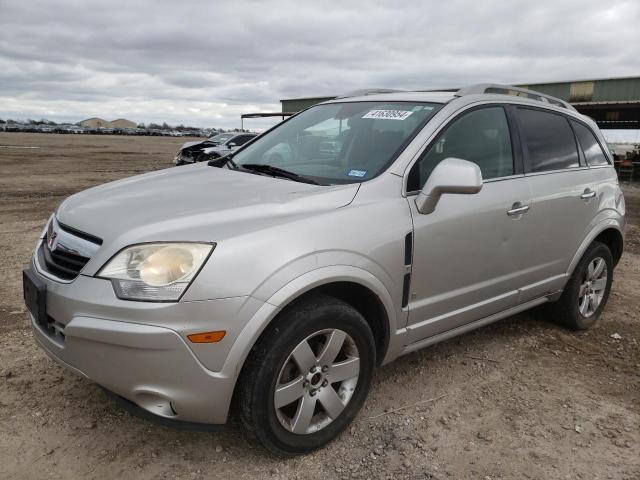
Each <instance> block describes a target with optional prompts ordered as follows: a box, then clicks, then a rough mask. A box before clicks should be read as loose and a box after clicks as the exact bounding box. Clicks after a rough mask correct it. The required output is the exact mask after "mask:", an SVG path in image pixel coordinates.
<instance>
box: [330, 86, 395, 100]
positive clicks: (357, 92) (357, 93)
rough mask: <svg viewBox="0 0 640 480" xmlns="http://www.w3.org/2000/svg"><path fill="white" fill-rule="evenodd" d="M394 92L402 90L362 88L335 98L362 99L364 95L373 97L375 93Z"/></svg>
mask: <svg viewBox="0 0 640 480" xmlns="http://www.w3.org/2000/svg"><path fill="white" fill-rule="evenodd" d="M396 92H402V90H394V89H392V88H364V89H361V90H353V91H351V92H347V93H345V94H343V95H338V96H337V97H335V98H349V97H362V96H366V95H375V94H377V93H396Z"/></svg>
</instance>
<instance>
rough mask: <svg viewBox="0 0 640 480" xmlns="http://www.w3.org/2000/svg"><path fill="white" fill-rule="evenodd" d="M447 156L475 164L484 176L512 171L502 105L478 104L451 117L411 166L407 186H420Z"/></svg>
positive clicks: (497, 175)
mask: <svg viewBox="0 0 640 480" xmlns="http://www.w3.org/2000/svg"><path fill="white" fill-rule="evenodd" d="M448 157H456V158H461V159H463V160H468V161H470V162H473V163H475V164H477V165H478V166H479V167H480V171H481V172H482V178H483V179H484V180H487V179H490V178H498V177H506V176H509V175H513V151H512V149H511V135H510V133H509V124H508V122H507V116H506V114H505V111H504V108H502V107H486V108H480V109H477V110H472V111H471V112H469V113H464V114H462V115H461V116H460V117H458V118H456V119H455V120H453V122H451V123H450V124H449V125H448V126H447V127H446V128H445V130H444V131H443V132H442V133H441V134H440V135H439V136H438V138H437V140H436V141H435V142H434V143H433V144H432V145H431V146H430V147H429V148H428V150H426V151H425V153H424V154H423V155H422V157H421V158H420V160H418V161H417V162H416V164H415V165H414V166H413V168H412V169H411V172H410V173H409V179H408V183H407V190H408V191H416V190H420V189H421V188H422V187H423V186H424V184H425V182H426V181H427V178H429V175H431V172H432V171H433V169H434V168H435V166H436V165H437V164H438V163H440V162H441V161H442V160H444V159H445V158H448Z"/></svg>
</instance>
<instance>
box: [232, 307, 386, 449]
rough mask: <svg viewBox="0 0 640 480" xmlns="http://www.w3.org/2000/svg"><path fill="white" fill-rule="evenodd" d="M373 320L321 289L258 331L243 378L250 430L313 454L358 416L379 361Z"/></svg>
mask: <svg viewBox="0 0 640 480" xmlns="http://www.w3.org/2000/svg"><path fill="white" fill-rule="evenodd" d="M375 357H376V353H375V342H374V339H373V334H372V333H371V329H370V328H369V325H368V324H367V322H366V321H365V319H364V318H363V317H362V315H361V314H360V313H359V312H358V311H357V310H355V309H354V308H353V307H351V306H350V305H348V304H347V303H344V302H342V301H340V300H338V299H336V298H334V297H329V296H325V295H316V296H313V297H311V298H308V299H304V300H302V301H300V302H298V303H295V304H293V305H291V306H289V307H287V308H286V309H285V310H284V311H283V312H282V314H281V315H280V316H279V318H278V319H276V321H275V323H274V324H273V325H272V326H270V327H269V329H268V330H267V331H266V332H265V333H264V334H263V335H262V336H261V337H260V339H259V340H258V342H257V343H256V345H255V346H254V348H253V349H252V351H251V353H250V355H249V358H248V359H247V362H246V364H245V366H244V368H243V372H242V375H241V378H240V380H239V384H238V407H239V416H240V419H241V420H242V423H243V424H244V427H245V429H246V430H247V431H248V433H250V434H251V435H253V436H255V437H256V438H257V439H258V441H259V442H260V443H262V445H264V447H266V448H267V449H268V450H269V451H271V452H273V453H275V454H276V455H279V456H292V455H298V454H304V453H308V452H311V451H313V450H315V449H317V448H320V447H322V446H324V445H326V444H327V443H329V442H330V441H332V440H333V439H335V438H336V437H337V436H338V435H339V434H340V433H341V432H342V431H343V430H344V429H345V428H346V427H347V426H348V425H349V424H350V423H351V421H352V420H353V419H354V418H355V416H356V415H357V413H358V411H359V410H360V408H361V407H362V405H363V403H364V401H365V399H366V397H367V394H368V392H369V386H370V384H371V378H372V374H373V370H374V368H375V364H376V358H375Z"/></svg>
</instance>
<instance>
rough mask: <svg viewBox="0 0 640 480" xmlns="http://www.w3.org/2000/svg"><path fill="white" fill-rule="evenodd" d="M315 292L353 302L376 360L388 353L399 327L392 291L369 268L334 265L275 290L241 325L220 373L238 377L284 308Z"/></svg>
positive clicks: (309, 273) (311, 272)
mask: <svg viewBox="0 0 640 480" xmlns="http://www.w3.org/2000/svg"><path fill="white" fill-rule="evenodd" d="M314 293H324V294H328V295H333V296H335V297H336V298H339V299H341V300H342V301H344V302H346V303H349V304H350V305H352V306H353V307H354V308H355V309H356V310H358V311H359V312H360V313H361V314H362V315H363V316H364V317H365V319H366V320H367V323H369V324H370V325H371V328H372V331H373V333H374V336H375V338H376V350H377V351H376V353H377V361H378V362H380V361H382V360H384V359H385V357H386V356H387V354H390V350H391V349H392V347H391V344H392V343H393V339H394V334H395V333H396V331H397V329H398V324H397V314H396V311H395V310H394V302H393V300H392V297H391V294H390V293H389V291H388V290H387V288H386V287H385V286H384V284H383V283H382V282H381V281H380V280H378V279H377V278H376V277H375V276H374V275H373V274H371V273H370V272H368V271H366V270H363V269H361V268H358V267H354V266H343V265H334V266H328V267H322V268H318V269H315V270H312V271H310V272H308V273H306V274H304V275H301V276H299V277H297V278H295V279H293V280H292V281H290V282H289V283H287V284H286V285H284V286H283V287H282V288H280V289H279V290H278V291H277V292H275V293H274V294H273V295H272V296H271V298H269V299H268V300H267V301H266V302H265V303H264V304H263V305H262V307H261V308H260V309H259V310H258V312H257V313H256V314H255V315H254V316H253V318H251V320H250V321H249V322H248V323H247V325H245V327H244V328H243V329H242V331H241V332H240V334H239V336H238V338H237V339H236V341H235V343H234V345H233V347H232V348H231V350H230V352H229V355H228V356H227V360H226V362H225V365H224V366H223V368H222V371H221V373H222V374H223V375H225V376H236V377H238V376H239V375H240V372H241V370H242V368H243V366H244V364H245V362H246V359H247V357H248V356H249V354H250V353H251V349H252V348H253V347H254V345H255V344H256V343H257V342H258V340H259V339H260V337H261V336H262V334H263V333H264V332H265V330H266V329H267V328H268V327H269V325H271V324H272V323H273V321H274V320H275V319H276V318H277V317H278V316H279V315H280V313H282V311H283V310H284V309H286V308H287V307H289V306H291V305H293V304H294V303H295V302H296V301H300V299H302V298H305V297H306V296H308V295H313V294H314Z"/></svg>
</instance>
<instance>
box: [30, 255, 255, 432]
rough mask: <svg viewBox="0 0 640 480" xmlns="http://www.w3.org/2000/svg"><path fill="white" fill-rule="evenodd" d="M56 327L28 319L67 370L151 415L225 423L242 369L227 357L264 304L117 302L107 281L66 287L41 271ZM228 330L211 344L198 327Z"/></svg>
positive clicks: (244, 300)
mask: <svg viewBox="0 0 640 480" xmlns="http://www.w3.org/2000/svg"><path fill="white" fill-rule="evenodd" d="M32 268H34V270H35V271H36V274H37V275H38V278H40V279H41V280H42V281H44V282H45V283H46V284H47V301H46V303H47V314H48V319H49V321H50V322H52V323H53V324H54V325H55V329H51V328H49V329H43V328H42V327H41V326H40V325H39V324H37V323H36V322H35V321H33V318H32V326H33V331H34V336H35V339H36V340H37V342H38V344H39V345H40V346H41V347H42V348H43V349H44V350H45V352H46V353H47V354H48V355H49V356H50V357H51V358H53V359H54V360H55V361H57V362H58V363H60V364H61V365H63V366H64V367H66V368H68V369H70V370H72V371H75V372H76V373H79V374H81V375H83V376H85V377H87V378H89V379H91V380H92V381H95V382H96V383H98V384H100V385H102V386H104V387H105V388H107V389H108V390H111V391H113V392H114V393H117V394H118V395H120V396H122V397H124V398H126V399H128V400H131V401H132V402H134V403H136V404H137V405H139V406H140V407H142V408H144V409H145V410H148V411H150V412H152V413H154V414H157V415H160V416H163V417H167V418H172V419H176V420H184V421H189V422H199V423H224V422H225V421H226V418H227V414H228V410H229V404H230V402H231V398H232V396H233V390H234V386H235V382H236V379H237V375H238V373H239V368H238V366H237V365H235V364H234V363H236V357H235V356H234V355H233V354H230V353H231V352H232V350H233V349H234V348H235V349H236V350H244V348H240V347H242V346H240V347H239V346H238V343H242V340H239V337H240V336H241V333H242V332H243V330H244V327H245V326H246V324H247V323H248V322H249V320H251V319H252V318H253V316H254V315H255V314H256V312H257V311H258V310H260V309H261V307H263V306H264V304H263V302H260V301H258V300H255V299H253V298H252V297H235V298H226V299H219V300H205V301H197V302H177V303H149V302H132V301H124V300H119V299H118V298H116V296H115V295H114V293H113V290H112V287H111V284H110V282H108V281H106V280H102V279H98V278H93V277H86V276H83V275H80V276H79V277H77V278H76V279H75V280H74V281H73V282H71V283H68V284H63V283H58V282H55V281H53V280H51V279H48V278H47V277H45V276H44V275H42V274H40V273H39V272H38V271H37V269H35V267H32ZM214 330H226V331H227V335H226V336H225V338H224V339H223V340H222V341H220V342H218V343H213V344H193V343H190V342H189V341H188V340H187V339H186V338H187V335H189V334H191V333H196V332H205V331H214Z"/></svg>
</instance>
